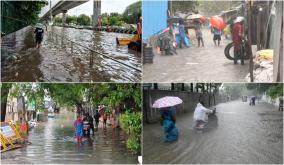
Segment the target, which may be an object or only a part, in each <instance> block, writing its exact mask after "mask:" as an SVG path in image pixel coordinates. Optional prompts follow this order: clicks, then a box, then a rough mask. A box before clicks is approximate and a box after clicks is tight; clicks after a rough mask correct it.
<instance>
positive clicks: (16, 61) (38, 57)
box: [1, 26, 141, 82]
mask: <svg viewBox="0 0 284 165" xmlns="http://www.w3.org/2000/svg"><path fill="white" fill-rule="evenodd" d="M48 29H49V30H48V31H49V33H48V35H47V34H46V33H45V36H44V39H43V42H42V46H41V47H40V48H39V49H36V45H35V41H34V34H33V30H34V29H33V28H32V27H31V26H28V27H26V28H23V29H21V30H19V31H17V32H15V33H12V34H9V35H7V36H5V37H4V38H2V42H1V54H2V55H1V61H2V62H1V66H2V69H1V76H2V77H1V78H2V81H4V82H11V81H12V82H18V81H20V82H30V81H48V82H50V81H57V82H66V81H67V82H71V81H72V82H85V81H88V82H90V81H97V82H105V81H115V82H126V81H140V79H141V72H138V71H136V70H134V69H132V68H129V67H127V66H124V65H122V64H119V63H117V62H115V61H113V60H111V59H109V58H106V57H103V56H101V55H100V54H97V53H94V56H93V58H94V64H93V66H92V67H90V54H91V53H90V50H88V49H86V48H83V47H81V46H78V45H76V44H81V45H84V46H86V47H87V48H89V49H92V50H95V51H97V52H99V53H103V54H106V55H108V56H110V57H112V58H114V59H116V60H119V61H121V62H123V63H125V64H127V65H130V66H132V67H134V68H138V69H140V70H141V54H140V53H138V52H136V51H133V50H128V48H127V46H117V44H116V37H131V35H128V34H121V33H107V32H95V31H92V30H86V29H74V28H62V27H51V28H50V27H49V28H48ZM50 31H53V32H54V33H57V34H60V36H62V37H63V38H62V37H57V40H56V38H55V37H54V36H53V37H52V35H51V33H50ZM62 39H63V42H62ZM67 39H69V40H71V41H73V42H75V44H74V46H73V53H71V43H70V42H68V41H67Z"/></svg>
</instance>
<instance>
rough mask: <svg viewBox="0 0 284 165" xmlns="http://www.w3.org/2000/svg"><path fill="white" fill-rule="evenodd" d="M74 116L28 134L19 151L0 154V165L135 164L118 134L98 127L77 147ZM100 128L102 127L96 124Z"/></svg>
mask: <svg viewBox="0 0 284 165" xmlns="http://www.w3.org/2000/svg"><path fill="white" fill-rule="evenodd" d="M74 120H75V116H74V113H72V112H67V113H65V114H59V115H56V116H55V118H49V119H48V122H46V123H41V124H40V125H39V126H37V127H35V128H34V129H32V130H31V132H30V135H29V141H30V142H32V144H31V145H28V146H26V147H24V148H21V149H15V150H12V151H7V152H4V153H2V154H1V161H2V163H13V164H15V163H28V164H31V163H33V164H50V163H52V164H55V163H56V164H71V163H72V164H99V163H104V164H112V163H120V164H125V163H132V164H135V163H138V162H137V156H136V155H134V154H131V153H130V152H129V151H128V150H127V149H126V144H125V135H124V133H123V132H122V130H120V129H117V130H115V131H113V130H112V128H110V127H109V128H107V129H103V128H102V125H100V126H99V129H98V131H97V132H95V135H94V137H92V138H93V140H91V141H84V142H83V143H82V144H81V145H78V144H77V142H76V141H75V139H74V136H73V135H74V129H73V121H74ZM100 124H102V123H100Z"/></svg>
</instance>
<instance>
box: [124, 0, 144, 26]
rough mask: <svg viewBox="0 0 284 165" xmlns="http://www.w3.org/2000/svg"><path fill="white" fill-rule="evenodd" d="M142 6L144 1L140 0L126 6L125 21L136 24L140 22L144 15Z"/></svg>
mask: <svg viewBox="0 0 284 165" xmlns="http://www.w3.org/2000/svg"><path fill="white" fill-rule="evenodd" d="M141 6H142V1H138V2H135V3H133V4H131V5H129V6H128V7H126V9H125V10H124V12H123V14H122V16H123V21H124V22H126V23H128V24H136V23H137V22H139V17H140V16H141V15H142V14H141V12H142V10H141Z"/></svg>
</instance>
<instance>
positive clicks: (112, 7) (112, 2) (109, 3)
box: [43, 0, 139, 16]
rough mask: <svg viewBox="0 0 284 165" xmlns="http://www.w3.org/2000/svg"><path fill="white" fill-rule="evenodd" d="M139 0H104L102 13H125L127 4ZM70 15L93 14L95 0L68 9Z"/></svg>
mask: <svg viewBox="0 0 284 165" xmlns="http://www.w3.org/2000/svg"><path fill="white" fill-rule="evenodd" d="M137 1H139V0H102V11H101V12H102V13H106V12H107V13H112V12H118V13H123V11H124V10H125V9H126V7H127V6H129V5H130V4H132V3H134V2H137ZM53 2H55V3H56V2H58V0H55V1H53ZM48 9H49V7H45V8H44V9H43V11H44V12H46V11H47V10H48ZM67 14H68V15H80V14H86V15H88V16H91V15H92V14H93V0H89V1H88V2H86V3H84V4H82V5H80V6H77V7H75V8H73V9H70V10H68V13H67Z"/></svg>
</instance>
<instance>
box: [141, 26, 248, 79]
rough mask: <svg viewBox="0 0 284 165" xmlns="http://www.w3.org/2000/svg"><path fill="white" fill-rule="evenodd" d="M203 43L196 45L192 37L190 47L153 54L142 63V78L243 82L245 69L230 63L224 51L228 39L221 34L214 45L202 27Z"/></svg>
mask: <svg viewBox="0 0 284 165" xmlns="http://www.w3.org/2000/svg"><path fill="white" fill-rule="evenodd" d="M203 40H204V45H205V47H200V48H198V47H197V43H196V42H197V41H194V43H193V44H192V46H191V47H190V48H182V49H179V48H178V49H177V53H178V54H177V55H155V56H154V62H153V63H152V64H145V65H143V81H144V82H173V81H174V82H204V81H210V82H243V81H245V76H246V75H247V74H248V72H249V65H248V61H247V60H246V61H245V65H244V66H241V65H240V64H238V65H234V63H233V61H231V60H228V59H227V58H226V57H225V55H224V49H225V47H226V45H227V44H228V43H230V42H231V40H226V39H224V37H222V40H221V44H220V46H219V47H218V46H214V43H213V35H212V34H211V33H210V30H209V29H205V28H204V29H203Z"/></svg>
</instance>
